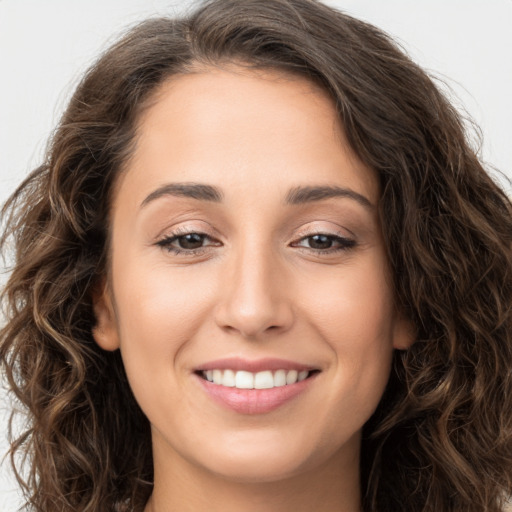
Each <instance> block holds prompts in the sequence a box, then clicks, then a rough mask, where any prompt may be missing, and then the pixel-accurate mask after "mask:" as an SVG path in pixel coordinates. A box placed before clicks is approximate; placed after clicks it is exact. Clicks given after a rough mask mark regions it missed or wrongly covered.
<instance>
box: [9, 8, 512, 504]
mask: <svg viewBox="0 0 512 512" xmlns="http://www.w3.org/2000/svg"><path fill="white" fill-rule="evenodd" d="M228 62H237V63H238V64H240V65H244V66H247V67H248V68H252V69H254V68H260V69H261V68H263V69H275V70H279V71H282V72H284V73H294V74H299V75H302V76H304V77H306V78H308V79H309V80H312V81H314V82H315V83H317V84H319V85H321V86H322V87H323V88H324V89H325V90H326V91H327V92H328V93H329V94H330V95H331V96H332V98H333V100H334V101H335V104H336V108H337V111H338V113H339V117H340V121H341V123H342V125H343V127H344V129H345V131H346V135H347V138H348V141H349V143H350V145H351V146H352V148H353V149H354V151H355V152H356V153H357V155H358V156H359V158H360V159H361V160H362V161H363V162H364V163H365V164H367V165H368V166H370V167H371V168H373V169H375V171H376V172H377V174H378V176H379V179H380V182H381V190H382V197H381V200H380V208H381V211H380V214H381V219H382V224H383V229H384V237H385V241H386V246H387V251H388V255H389V260H390V263H391V268H392V270H393V276H394V287H395V294H396V300H397V303H398V304H399V306H400V307H401V308H402V310H403V313H404V314H405V315H407V316H408V318H409V319H410V320H411V321H412V323H413V324H414V325H415V327H416V329H417V339H416V342H415V343H414V345H413V346H412V348H411V349H410V350H408V351H406V352H396V353H395V357H394V365H393V370H392V374H391V377H390V380H389V384H388V387H387V389H386V392H385V395H384V397H383V399H382V401H381V403H380V405H379V407H378V409H377V411H376V412H375V414H374V416H373V417H372V418H371V419H370V421H369V422H368V423H367V424H366V425H365V428H364V437H363V446H362V459H361V486H362V493H363V506H364V510H365V511H366V512H370V511H372V512H420V511H423V512H427V511H429V512H434V511H435V512H464V511H466V512H469V511H472V512H484V511H486V512H498V511H500V510H502V507H503V502H504V497H505V495H506V494H510V493H511V491H512V372H511V368H512V312H511V309H512V254H511V242H512V206H511V203H510V201H509V200H508V199H507V197H506V196H505V194H504V193H503V192H502V191H501V190H500V188H499V187H498V186H497V185H496V184H495V183H494V181H493V180H492V179H491V178H490V177H489V175H488V174H487V173H486V172H485V170H484V169H483V167H482V165H481V163H480V162H479V160H478V158H477V156H476V154H475V151H474V150H473V149H472V148H471V146H470V144H469V143H468V136H467V134H466V131H465V125H464V123H463V121H462V120H461V117H460V116H459V114H458V113H457V112H456V111H455V109H454V108H453V107H452V106H451V104H450V103H449V102H448V101H447V100H446V99H445V97H444V96H443V95H442V94H441V93H440V92H439V90H438V89H437V88H436V86H435V85H434V83H433V81H432V80H431V79H430V78H429V77H428V76H427V74H426V73H425V72H423V71H422V70H421V69H420V68H419V67H418V66H416V65H415V64H414V63H413V62H411V60H410V59H409V58H408V57H407V56H406V55H405V54H404V53H403V52H402V51H401V50H400V49H399V48H398V47H397V45H396V44H395V43H394V42H393V41H392V40H391V39H390V38H389V37H388V36H387V35H385V34H384V33H382V32H381V31H380V30H378V29H376V28H375V27H373V26H371V25H369V24H367V23H364V22H362V21H358V20H356V19H353V18H351V17H350V16H347V15H346V14H343V13H341V12H339V11H336V10H334V9H332V8H330V7H327V6H326V5H323V4H321V3H319V2H317V1H314V0H265V1H261V0H212V1H208V2H203V4H202V5H201V6H200V7H199V8H198V9H196V10H195V11H194V12H192V13H191V14H189V15H187V16H184V17H181V18H175V19H167V18H160V19H153V20H148V21H145V22H143V23H141V24H140V25H138V26H136V27H135V28H133V29H132V30H130V31H129V32H128V33H127V34H126V35H125V36H124V37H123V38H122V39H121V40H120V41H119V42H118V43H117V44H115V45H114V46H113V47H111V48H110V49H109V50H108V51H107V52H106V53H105V54H104V55H102V56H101V58H100V59H99V60H98V61H97V63H96V64H95V65H94V66H93V67H92V68H91V69H90V70H89V71H88V72H87V73H86V74H85V76H84V77H83V80H82V81H81V83H80V85H79V86H78V88H77V90H76V92H75V94H74V96H73V97H72V99H71V101H70V104H69V106H68V108H67V110H66V112H65V113H64V115H63V117H62V119H61V121H60V124H59V126H58V128H57V130H56V131H55V134H54V136H53V139H52V141H51V144H50V146H49V150H48V153H47V156H46V159H45V161H44V163H43V164H42V165H41V166H40V167H39V168H37V169H36V170H35V171H33V173H32V174H31V175H30V176H29V177H28V178H27V179H26V180H25V181H24V182H23V183H22V184H21V185H20V186H19V188H18V189H17V190H16V191H15V192H14V194H13V195H12V196H11V198H10V199H9V200H8V202H7V203H6V205H5V207H4V209H3V220H4V227H5V230H4V235H3V238H2V245H3V248H4V251H5V252H6V253H8V254H12V257H13V265H12V273H11V276H10V279H9V281H8V283H7V285H6V287H5V289H4V292H3V305H4V309H5V315H6V319H7V321H6V325H5V327H4V328H3V330H2V331H1V336H0V362H1V363H2V366H3V368H4V369H5V371H6V376H7V379H8V382H9V385H10V387H11V389H12V391H13V393H14V396H15V397H16V399H17V400H18V401H19V403H20V404H21V405H22V406H23V408H24V410H25V411H26V414H27V429H26V431H24V432H23V433H22V434H21V435H20V436H15V437H14V439H13V440H12V449H11V454H12V460H13V462H14V463H15V468H18V469H17V475H18V480H19V482H20V484H21V485H22V487H23V489H24V491H25V496H26V502H27V508H28V509H29V510H32V511H35V512H50V511H51V512H55V511H59V512H71V511H73V512H76V511H81V512H86V511H87V512H93V511H94V512H102V511H105V512H107V511H108V512H111V511H113V510H114V511H115V510H117V511H124V510H130V511H131V510H133V511H140V510H142V509H143V508H144V504H145V502H146V501H147V499H148V496H149V494H150V492H151V489H152V478H153V474H152V472H153V469H152V455H151V440H150V432H149V425H148V421H147V419H146V418H145V417H144V415H143V414H142V412H141V410H140V409H139V407H138V405H137V403H136V402H135V400H134V398H133V396H132V394H131V391H130V388H129V386H128V383H127V380H126V376H125V374H124V370H123V366H122V362H121V359H120V356H119V353H118V352H114V353H109V352H104V351H102V350H101V349H100V348H99V347H98V346H97V345H96V344H95V343H94V341H93V338H92V335H91V329H92V327H93V326H94V322H95V319H94V315H93V311H92V307H91V294H92V291H93V289H94V287H95V286H96V285H97V283H98V282H99V280H100V279H101V278H102V277H103V276H104V275H105V273H106V262H107V259H108V228H109V218H108V215H109V201H110V198H111V190H112V184H113V182H114V180H115V178H116V176H117V175H118V174H119V173H122V172H123V164H124V163H125V162H126V161H127V159H128V158H129V157H130V154H131V153H132V151H133V148H134V147H135V145H136V123H137V120H138V118H139V116H140V113H141V111H142V110H143V109H144V108H145V107H146V106H147V105H148V103H149V102H150V101H151V98H152V95H153V93H154V92H155V90H156V89H157V87H158V86H159V85H160V84H161V83H162V82H163V81H164V80H166V79H168V78H169V77H172V76H173V75H176V74H179V73H189V72H194V69H197V66H202V67H203V68H208V67H209V66H222V65H223V63H228ZM11 251H12V252H11ZM23 461H25V466H24V469H23V468H21V469H20V466H23Z"/></svg>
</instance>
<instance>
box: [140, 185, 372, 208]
mask: <svg viewBox="0 0 512 512" xmlns="http://www.w3.org/2000/svg"><path fill="white" fill-rule="evenodd" d="M164 196H175V197H186V198H190V199H197V200H199V201H209V202H213V203H221V202H222V200H223V198H224V194H223V193H222V191H221V190H220V189H219V188H217V187H214V186H212V185H205V184H202V183H168V184H166V185H163V186H161V187H158V188H157V189H156V190H154V191H153V192H151V194H149V195H148V196H147V197H146V198H145V199H144V201H142V203H141V208H142V207H144V206H146V205H147V204H148V203H151V202H152V201H154V200H156V199H159V198H160V197H164ZM333 197H342V198H348V199H353V200H354V201H356V202H358V203H359V204H361V205H362V206H364V207H365V208H369V209H373V208H374V205H373V204H372V203H371V202H370V201H369V199H368V198H366V197H365V196H363V195H362V194H359V193H358V192H356V191H354V190H352V189H350V188H343V187H339V186H335V185H317V186H299V187H293V188H291V189H290V190H289V191H288V193H287V194H286V197H285V204H287V205H301V204H306V203H312V202H316V201H322V200H324V199H330V198H333Z"/></svg>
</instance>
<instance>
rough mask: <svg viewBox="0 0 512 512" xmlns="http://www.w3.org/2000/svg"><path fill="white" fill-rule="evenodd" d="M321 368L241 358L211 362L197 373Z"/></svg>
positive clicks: (202, 366) (283, 360)
mask: <svg viewBox="0 0 512 512" xmlns="http://www.w3.org/2000/svg"><path fill="white" fill-rule="evenodd" d="M318 369H319V368H317V367H315V366H312V365H308V364H303V363H299V362H296V361H290V360H287V359H276V358H264V359H254V360H249V359H243V358H240V357H228V358H224V359H216V360H215V361H209V362H207V363H204V364H202V365H200V366H198V367H197V368H196V369H195V371H196V372H200V371H206V370H234V371H241V370H242V371H247V372H251V373H257V372H261V371H264V370H297V371H303V370H308V371H312V370H318Z"/></svg>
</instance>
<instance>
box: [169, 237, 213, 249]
mask: <svg viewBox="0 0 512 512" xmlns="http://www.w3.org/2000/svg"><path fill="white" fill-rule="evenodd" d="M205 238H206V235H201V234H199V233H189V234H187V235H182V236H179V237H176V241H177V242H178V246H179V247H180V249H199V248H200V247H202V245H203V242H204V239H205Z"/></svg>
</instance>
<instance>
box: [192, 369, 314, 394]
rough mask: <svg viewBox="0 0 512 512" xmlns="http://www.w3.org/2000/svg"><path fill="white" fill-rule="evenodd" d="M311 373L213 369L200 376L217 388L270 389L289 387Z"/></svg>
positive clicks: (304, 371)
mask: <svg viewBox="0 0 512 512" xmlns="http://www.w3.org/2000/svg"><path fill="white" fill-rule="evenodd" d="M311 373H312V372H311V371H307V370H302V371H297V370H284V369H280V370H277V371H275V372H272V371H271V370H264V371H260V372H257V373H253V372H248V371H244V370H239V371H235V370H231V369H225V370H222V369H214V370H203V371H202V372H201V376H202V377H203V378H204V379H206V380H208V381H209V382H213V383H214V384H217V385H219V386H224V387H229V388H237V389H271V388H277V387H282V386H289V385H291V384H295V383H296V382H301V381H303V380H305V379H307V378H308V377H309V375H310V374H311Z"/></svg>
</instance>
